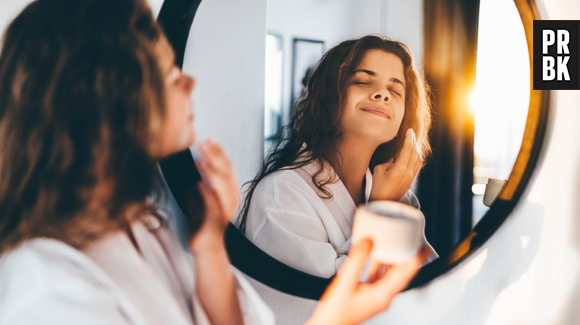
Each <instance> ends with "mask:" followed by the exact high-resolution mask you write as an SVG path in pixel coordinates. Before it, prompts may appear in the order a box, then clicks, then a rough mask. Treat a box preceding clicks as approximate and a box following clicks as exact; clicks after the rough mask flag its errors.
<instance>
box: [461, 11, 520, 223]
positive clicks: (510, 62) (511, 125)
mask: <svg viewBox="0 0 580 325" xmlns="http://www.w3.org/2000/svg"><path fill="white" fill-rule="evenodd" d="M500 22H501V23H500ZM500 49H509V50H500ZM529 82H530V61H529V59H528V47H527V44H526V38H525V33H524V28H523V25H522V23H521V20H520V16H519V13H518V11H517V8H516V6H515V4H514V3H513V1H506V0H483V1H481V3H480V8H479V28H478V39H477V68H476V80H475V89H474V91H473V93H472V96H471V100H470V101H471V108H472V110H473V114H474V120H475V138H474V156H475V157H474V158H475V161H474V162H475V163H474V169H473V187H472V191H473V226H475V225H476V224H477V222H478V221H479V220H480V219H481V218H482V217H483V215H484V214H485V212H487V210H489V208H488V207H486V206H485V205H484V204H483V194H484V192H485V186H486V183H487V179H488V178H497V179H507V178H508V177H509V175H510V172H511V170H512V166H513V165H514V162H515V160H516V157H517V154H518V152H519V150H520V145H521V143H522V137H523V135H524V128H525V124H526V116H527V113H528V106H529V103H530V86H529Z"/></svg>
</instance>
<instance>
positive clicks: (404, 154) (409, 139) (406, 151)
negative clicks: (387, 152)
mask: <svg viewBox="0 0 580 325" xmlns="http://www.w3.org/2000/svg"><path fill="white" fill-rule="evenodd" d="M413 134H414V131H413V129H408V130H407V132H406V133H405V143H404V144H403V149H402V150H401V154H400V155H399V158H397V163H396V164H395V165H402V166H407V165H408V163H409V159H411V155H412V154H413Z"/></svg>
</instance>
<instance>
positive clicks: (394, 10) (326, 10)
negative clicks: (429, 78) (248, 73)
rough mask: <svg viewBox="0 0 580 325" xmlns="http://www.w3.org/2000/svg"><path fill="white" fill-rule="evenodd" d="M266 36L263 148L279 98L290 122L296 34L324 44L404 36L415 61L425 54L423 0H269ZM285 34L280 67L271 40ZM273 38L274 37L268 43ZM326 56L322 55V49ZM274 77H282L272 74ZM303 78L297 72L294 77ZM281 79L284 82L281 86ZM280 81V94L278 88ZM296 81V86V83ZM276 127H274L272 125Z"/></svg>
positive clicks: (267, 142) (267, 144) (271, 131)
mask: <svg viewBox="0 0 580 325" xmlns="http://www.w3.org/2000/svg"><path fill="white" fill-rule="evenodd" d="M267 31H268V35H267V37H266V47H267V49H266V56H267V57H268V55H270V56H271V59H269V58H266V83H265V90H266V93H265V111H264V140H265V141H264V153H265V154H266V153H267V152H268V149H269V148H270V145H271V141H270V140H268V139H269V138H271V137H272V136H273V135H274V134H275V133H276V131H277V129H276V128H275V127H274V126H273V125H274V124H275V123H276V121H275V119H274V120H273V119H272V116H274V115H275V112H277V108H275V107H277V106H276V105H278V103H279V102H281V112H282V119H281V125H283V124H285V123H287V122H288V120H289V117H290V114H291V108H292V105H293V101H294V100H295V96H293V94H292V89H293V86H292V83H293V76H294V74H293V69H294V62H295V61H294V60H295V58H294V57H293V53H294V42H295V40H297V39H305V40H315V41H319V42H322V43H324V48H325V49H326V50H328V49H330V48H332V47H334V46H335V45H337V44H338V43H340V42H341V41H343V40H346V39H349V38H356V37H361V36H364V35H367V34H373V33H375V34H381V35H385V36H387V37H390V38H392V39H395V40H398V41H402V42H403V43H405V44H406V45H408V46H409V47H410V48H411V50H412V51H413V54H414V57H415V58H416V59H417V64H419V65H420V64H421V62H422V56H423V1H421V0H407V1H405V0H357V1H351V0H333V1H325V0H294V1H286V0H268V6H267ZM273 35H276V37H278V38H281V39H282V48H281V51H282V53H283V55H282V58H283V59H282V60H283V62H282V72H281V73H278V72H277V71H278V69H279V66H278V65H277V64H278V63H277V61H276V63H274V62H275V61H274V60H277V59H276V58H274V56H275V55H276V54H274V52H272V48H271V47H270V46H273V45H268V44H273V42H277V41H276V40H275V39H274V36H273ZM269 42H270V43H269ZM321 56H322V55H321ZM271 78H278V80H273V79H271ZM294 79H297V80H298V79H299V78H294ZM279 84H281V86H279ZM278 87H281V98H280V99H279V98H278V97H277V96H278V91H279V89H280V88H278ZM295 88H296V87H294V89H295ZM281 125H280V126H281ZM274 130H276V131H274Z"/></svg>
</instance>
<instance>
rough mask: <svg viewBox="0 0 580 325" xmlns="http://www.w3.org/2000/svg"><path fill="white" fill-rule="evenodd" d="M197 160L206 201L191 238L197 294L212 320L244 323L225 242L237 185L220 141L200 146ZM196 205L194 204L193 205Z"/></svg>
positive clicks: (202, 191) (224, 322)
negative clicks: (197, 225)
mask: <svg viewBox="0 0 580 325" xmlns="http://www.w3.org/2000/svg"><path fill="white" fill-rule="evenodd" d="M200 150H201V153H202V154H203V158H202V159H201V160H200V161H198V167H199V169H200V172H201V173H202V175H203V176H204V184H201V183H200V184H199V191H200V193H201V196H202V198H203V201H204V206H205V219H204V222H203V224H202V226H201V228H200V229H199V230H198V231H197V233H196V234H195V235H194V236H193V238H192V239H191V241H190V248H191V251H192V252H193V254H194V256H195V257H196V260H197V263H195V269H196V277H195V283H196V294H197V297H198V299H199V301H200V303H201V306H202V308H203V309H204V311H205V313H206V315H207V317H208V319H209V321H210V323H211V324H214V325H216V324H232V325H233V324H243V317H242V310H241V307H240V303H239V301H238V296H237V293H236V280H235V277H234V275H233V274H232V272H231V270H230V263H229V259H228V256H227V253H226V249H225V244H224V240H223V237H224V231H225V228H226V226H227V224H228V222H229V220H230V218H231V216H232V215H233V213H234V211H235V209H236V208H237V206H238V203H239V202H238V200H239V198H238V187H237V184H236V183H235V176H234V174H233V169H232V167H231V164H230V162H229V160H228V159H227V157H226V156H225V154H224V153H223V151H222V150H221V149H220V148H219V146H217V144H215V143H213V142H211V141H208V142H205V143H203V144H202V145H201V146H200ZM192 208H193V207H192Z"/></svg>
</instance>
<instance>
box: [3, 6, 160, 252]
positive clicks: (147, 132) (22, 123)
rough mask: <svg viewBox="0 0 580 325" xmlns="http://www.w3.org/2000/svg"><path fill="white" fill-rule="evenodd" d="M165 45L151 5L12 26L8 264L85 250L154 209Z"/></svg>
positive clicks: (7, 99)
mask: <svg viewBox="0 0 580 325" xmlns="http://www.w3.org/2000/svg"><path fill="white" fill-rule="evenodd" d="M160 35H161V30H160V28H159V27H158V26H157V24H156V23H155V21H154V20H153V17H152V14H151V11H150V9H149V7H148V6H147V4H146V3H145V2H144V1H143V0H82V1H79V0H37V1H34V2H32V3H31V4H30V5H29V6H28V7H26V8H25V9H24V11H22V13H21V14H20V15H19V16H18V17H17V18H16V19H14V21H13V22H12V23H11V24H10V26H9V27H8V29H7V31H6V33H5V34H4V37H3V42H2V52H1V54H0V152H1V154H0V179H1V180H2V181H1V182H0V253H1V252H5V251H7V250H10V249H13V248H14V247H16V246H17V245H18V244H20V243H22V242H24V241H25V240H28V239H31V238H35V237H49V238H56V239H59V240H62V241H64V242H66V243H68V244H70V245H72V246H73V247H76V248H81V247H83V246H85V245H87V244H89V243H90V242H91V241H93V240H95V239H97V238H99V237H100V236H102V235H103V234H105V233H107V232H110V231H114V230H118V229H122V228H123V227H126V226H127V222H128V220H127V219H128V218H129V217H127V215H128V214H129V213H128V211H135V210H139V211H140V212H142V211H143V209H148V208H149V206H148V205H147V204H146V203H145V202H146V198H147V196H148V195H150V193H151V192H152V190H153V188H155V183H156V180H157V177H158V176H157V175H158V172H157V165H156V163H157V162H156V161H155V160H154V159H152V158H151V155H150V147H151V146H152V141H153V140H152V139H154V138H155V136H156V132H158V131H159V128H160V127H161V122H160V121H162V118H163V117H164V107H163V105H164V95H163V93H164V91H163V89H164V88H163V87H164V80H163V76H162V74H161V72H160V69H159V66H158V59H157V57H156V55H155V52H154V46H155V44H156V42H157V40H158V39H159V37H160ZM135 208H137V209H135ZM140 214H141V213H134V216H135V217H137V216H138V215H140Z"/></svg>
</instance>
